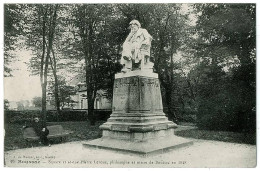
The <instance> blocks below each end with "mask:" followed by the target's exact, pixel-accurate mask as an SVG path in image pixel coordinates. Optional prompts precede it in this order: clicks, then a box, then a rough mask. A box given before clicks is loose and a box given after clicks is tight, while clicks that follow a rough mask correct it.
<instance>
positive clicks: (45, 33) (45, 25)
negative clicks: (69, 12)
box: [25, 4, 59, 125]
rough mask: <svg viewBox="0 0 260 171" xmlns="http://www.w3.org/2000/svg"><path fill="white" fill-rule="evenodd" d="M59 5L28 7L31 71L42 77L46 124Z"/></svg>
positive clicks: (26, 28) (27, 19)
mask: <svg viewBox="0 0 260 171" xmlns="http://www.w3.org/2000/svg"><path fill="white" fill-rule="evenodd" d="M58 8H59V5H57V4H37V5H31V4H30V5H27V6H26V9H27V13H26V14H25V15H26V16H25V18H26V20H25V21H26V26H25V30H26V36H27V45H28V47H30V48H31V49H32V50H33V52H34V53H35V56H34V58H32V59H31V69H32V71H34V73H36V74H39V75H40V80H41V86H42V119H43V121H44V123H43V124H44V125H45V124H46V88H47V82H48V80H47V78H48V72H49V70H50V69H49V66H50V58H51V52H52V50H53V42H54V39H55V30H56V29H55V28H56V26H57V12H58Z"/></svg>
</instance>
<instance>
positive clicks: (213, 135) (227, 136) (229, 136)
mask: <svg viewBox="0 0 260 171" xmlns="http://www.w3.org/2000/svg"><path fill="white" fill-rule="evenodd" d="M175 135H177V136H181V137H189V138H195V139H204V140H215V141H223V142H231V143H242V144H254V145H255V144H256V134H248V133H238V132H228V131H212V130H210V131H209V130H201V129H197V128H196V129H189V130H180V131H175Z"/></svg>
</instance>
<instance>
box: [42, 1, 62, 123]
mask: <svg viewBox="0 0 260 171" xmlns="http://www.w3.org/2000/svg"><path fill="white" fill-rule="evenodd" d="M57 8H58V5H55V9H54V11H52V8H51V7H50V12H51V14H52V16H51V21H50V24H49V34H48V46H47V53H46V58H45V61H44V73H43V84H42V85H43V86H42V121H43V122H42V124H43V127H46V118H47V110H46V90H47V77H48V67H49V60H50V52H51V49H52V44H53V40H54V31H55V26H56V18H57Z"/></svg>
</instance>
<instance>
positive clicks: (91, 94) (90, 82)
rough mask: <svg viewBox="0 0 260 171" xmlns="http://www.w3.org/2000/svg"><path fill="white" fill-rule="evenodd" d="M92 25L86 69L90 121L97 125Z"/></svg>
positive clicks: (89, 29) (89, 27) (89, 28)
mask: <svg viewBox="0 0 260 171" xmlns="http://www.w3.org/2000/svg"><path fill="white" fill-rule="evenodd" d="M92 23H93V22H90V23H89V25H88V32H89V34H88V35H89V39H88V58H87V59H85V60H86V61H87V62H86V67H87V73H86V83H87V97H88V119H89V121H90V124H91V125H95V120H96V119H95V117H94V102H95V94H96V92H95V91H96V90H95V87H94V84H95V83H94V81H95V80H94V76H93V67H94V66H93V65H92V62H93V59H92V60H91V58H93V55H94V54H93V48H92V44H93V34H94V32H93V28H92Z"/></svg>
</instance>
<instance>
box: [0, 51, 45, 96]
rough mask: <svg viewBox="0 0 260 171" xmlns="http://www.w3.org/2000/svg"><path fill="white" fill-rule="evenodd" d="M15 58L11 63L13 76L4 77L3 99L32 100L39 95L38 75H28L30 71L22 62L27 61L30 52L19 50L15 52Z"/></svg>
mask: <svg viewBox="0 0 260 171" xmlns="http://www.w3.org/2000/svg"><path fill="white" fill-rule="evenodd" d="M16 56H17V59H20V60H16V61H14V62H13V63H12V66H11V68H12V69H14V70H13V71H12V74H13V77H5V78H4V99H7V100H9V101H20V100H32V98H33V97H35V96H41V84H40V78H39V76H30V71H28V67H27V65H26V64H25V63H24V62H28V61H29V59H30V57H31V52H30V51H26V50H21V51H18V52H16Z"/></svg>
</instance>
